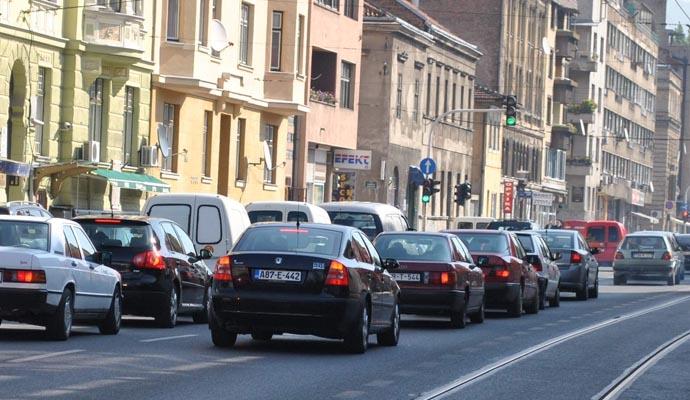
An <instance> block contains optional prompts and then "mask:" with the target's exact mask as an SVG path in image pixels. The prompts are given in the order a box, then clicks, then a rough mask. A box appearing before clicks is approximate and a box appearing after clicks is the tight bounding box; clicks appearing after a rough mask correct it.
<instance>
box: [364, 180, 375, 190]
mask: <svg viewBox="0 0 690 400" xmlns="http://www.w3.org/2000/svg"><path fill="white" fill-rule="evenodd" d="M364 187H365V188H367V189H376V188H377V187H378V185H377V184H376V181H366V182H364Z"/></svg>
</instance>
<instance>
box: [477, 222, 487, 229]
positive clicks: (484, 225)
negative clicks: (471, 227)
mask: <svg viewBox="0 0 690 400" xmlns="http://www.w3.org/2000/svg"><path fill="white" fill-rule="evenodd" d="M488 227H489V222H477V229H487V228H488Z"/></svg>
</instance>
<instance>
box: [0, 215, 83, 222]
mask: <svg viewBox="0 0 690 400" xmlns="http://www.w3.org/2000/svg"><path fill="white" fill-rule="evenodd" d="M51 219H58V218H52V217H34V216H29V215H0V221H30V222H48V221H50V220H51ZM65 221H69V220H68V219H66V220H65Z"/></svg>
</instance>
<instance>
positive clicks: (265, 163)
mask: <svg viewBox="0 0 690 400" xmlns="http://www.w3.org/2000/svg"><path fill="white" fill-rule="evenodd" d="M309 3H310V2H309V1H307V0H294V1H281V0H262V1H257V0H246V1H239V0H200V1H186V0H164V1H163V2H161V3H157V4H160V5H161V7H162V8H161V9H160V10H159V11H158V12H157V13H156V15H157V18H158V19H157V21H156V27H157V30H156V35H155V36H156V37H157V38H158V40H157V42H156V45H155V49H156V50H155V62H156V70H155V71H154V75H153V100H152V105H151V108H152V124H151V130H150V138H149V144H156V143H157V144H158V145H159V146H161V147H164V149H163V150H164V151H162V153H163V154H162V156H161V157H160V160H159V163H158V165H159V167H158V169H157V170H158V172H157V173H158V174H160V178H161V179H162V180H163V181H164V182H166V183H167V184H169V185H170V186H171V188H172V190H173V191H179V192H198V193H220V194H224V195H228V196H230V197H232V198H234V199H236V200H239V201H241V202H244V203H246V202H250V201H253V200H269V199H272V200H282V199H284V198H285V193H286V190H285V187H286V185H285V180H286V179H285V177H286V164H287V147H286V144H287V132H288V125H289V124H288V122H289V117H291V116H294V115H302V114H303V113H304V112H306V111H307V108H306V105H305V99H306V79H307V78H306V72H305V71H307V60H306V55H307V52H306V48H307V36H306V32H307V29H308V26H307V21H308V13H309ZM223 32H224V33H223ZM165 155H167V157H166V156H165ZM269 161H270V162H269ZM269 167H270V168H269Z"/></svg>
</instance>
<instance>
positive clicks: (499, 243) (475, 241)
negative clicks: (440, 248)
mask: <svg viewBox="0 0 690 400" xmlns="http://www.w3.org/2000/svg"><path fill="white" fill-rule="evenodd" d="M458 237H459V238H460V240H462V241H463V243H465V246H467V249H468V250H469V251H470V253H475V252H477V253H497V254H506V255H508V254H510V249H509V247H508V240H506V237H505V235H502V234H490V233H472V232H467V233H465V232H463V233H460V234H458Z"/></svg>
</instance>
